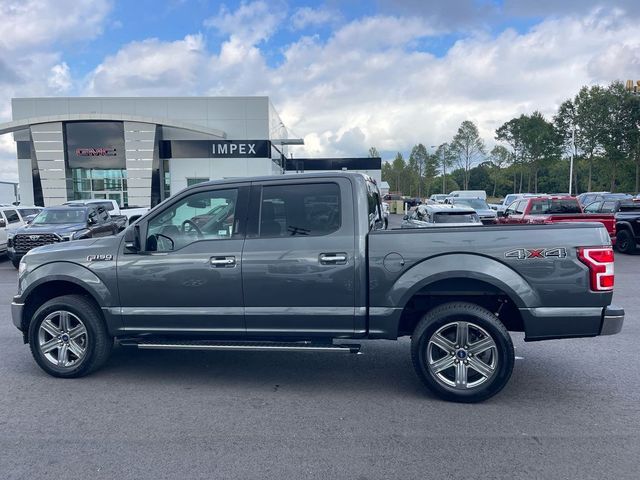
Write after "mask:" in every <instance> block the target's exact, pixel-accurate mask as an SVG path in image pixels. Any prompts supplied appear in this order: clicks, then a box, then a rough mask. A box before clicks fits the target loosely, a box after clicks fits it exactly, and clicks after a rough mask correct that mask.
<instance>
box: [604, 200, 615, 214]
mask: <svg viewBox="0 0 640 480" xmlns="http://www.w3.org/2000/svg"><path fill="white" fill-rule="evenodd" d="M615 211H616V201H615V200H614V201H611V200H609V201H607V202H604V203H603V204H602V212H603V213H611V212H615Z"/></svg>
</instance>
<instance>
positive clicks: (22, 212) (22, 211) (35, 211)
mask: <svg viewBox="0 0 640 480" xmlns="http://www.w3.org/2000/svg"><path fill="white" fill-rule="evenodd" d="M18 211H19V212H20V215H22V217H23V218H24V217H28V216H29V215H37V214H38V213H40V209H39V208H19V209H18Z"/></svg>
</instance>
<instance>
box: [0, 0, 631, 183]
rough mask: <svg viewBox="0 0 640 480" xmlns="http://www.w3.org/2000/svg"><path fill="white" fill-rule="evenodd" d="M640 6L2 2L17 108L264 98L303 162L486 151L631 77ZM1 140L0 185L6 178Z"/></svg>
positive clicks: (2, 49) (2, 73)
mask: <svg viewBox="0 0 640 480" xmlns="http://www.w3.org/2000/svg"><path fill="white" fill-rule="evenodd" d="M639 20H640V1H638V0H563V1H557V0H442V1H441V0H398V1H392V0H372V1H338V0H327V1H326V2H311V1H309V2H306V1H297V0H281V1H279V0H276V1H266V0H256V1H243V2H236V1H229V2H224V3H221V2H214V1H208V0H182V1H180V0H167V1H165V2H164V3H163V2H160V1H156V0H139V1H136V2H130V1H126V0H0V122H3V121H9V120H10V119H11V102H10V101H11V98H12V97H27V96H78V95H81V96H91V95H107V96H119V95H157V96H160V95H269V96H270V97H271V99H272V101H273V103H274V105H275V106H276V109H277V110H278V111H279V112H280V114H281V116H282V117H283V120H284V122H285V124H286V125H287V126H288V127H289V128H290V130H292V133H293V134H294V135H297V136H300V137H303V138H304V139H305V143H306V146H305V147H303V148H299V149H296V150H295V154H296V155H299V156H302V155H308V156H337V155H366V152H367V150H368V148H369V147H370V146H372V145H375V146H376V147H377V148H378V150H379V151H380V152H381V153H382V154H383V157H385V158H390V157H392V156H393V155H394V153H395V152H396V151H402V152H407V151H408V150H410V148H411V146H412V145H413V144H415V143H417V142H422V143H424V144H425V145H427V146H430V145H435V144H438V143H441V142H443V141H447V140H448V139H449V138H450V137H451V136H452V135H453V134H454V133H455V130H456V129H457V126H458V125H459V124H460V122H462V121H463V120H465V119H470V120H473V121H475V122H476V123H477V124H478V125H479V127H480V130H481V133H482V134H483V136H484V137H485V139H486V140H487V141H488V142H489V143H491V142H492V139H493V135H494V130H495V129H496V127H498V126H500V125H501V124H502V123H503V122H504V121H506V120H509V119H510V118H512V117H513V116H515V115H519V114H520V113H527V112H531V111H533V110H535V109H539V110H541V111H542V112H544V113H545V114H547V115H551V114H552V113H553V112H554V109H555V108H556V107H557V105H558V104H559V103H560V102H561V101H562V100H564V99H565V98H568V97H570V96H572V95H573V94H575V92H576V91H577V90H578V89H579V88H580V86H581V85H585V84H587V85H590V84H595V83H601V84H607V83H609V82H611V81H612V80H616V79H620V80H625V79H627V78H629V79H640V35H638V32H639V27H638V25H639ZM16 178H17V164H16V161H15V144H14V142H13V140H12V137H11V136H10V135H4V136H0V179H2V180H15V179H16Z"/></svg>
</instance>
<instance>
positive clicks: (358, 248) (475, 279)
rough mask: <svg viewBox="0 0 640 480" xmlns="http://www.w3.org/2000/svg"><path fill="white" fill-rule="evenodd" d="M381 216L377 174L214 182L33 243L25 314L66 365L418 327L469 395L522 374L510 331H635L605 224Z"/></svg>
mask: <svg viewBox="0 0 640 480" xmlns="http://www.w3.org/2000/svg"><path fill="white" fill-rule="evenodd" d="M211 211H214V214H210V212H211ZM220 212H224V214H223V215H222V214H220ZM194 219H196V220H197V221H196V220H194ZM381 227H382V216H381V207H380V198H379V193H378V189H377V187H376V185H375V183H374V182H373V181H372V180H371V179H370V178H369V177H366V176H364V175H361V174H355V173H347V172H335V173H324V174H323V173H319V174H301V175H290V176H289V175H287V176H270V177H261V178H248V179H235V180H227V181H217V182H208V183H203V184H198V185H195V186H192V187H189V188H188V189H186V190H184V191H182V192H180V193H178V194H176V195H175V196H173V197H171V198H169V199H167V200H165V201H164V202H163V203H161V204H159V205H158V206H156V207H155V208H154V209H153V210H151V211H150V212H149V213H147V214H146V215H145V216H143V217H142V218H141V219H140V220H138V221H137V222H136V223H135V224H133V225H131V226H129V227H128V228H127V229H126V230H125V231H124V232H122V233H120V234H119V235H117V236H113V237H107V238H100V239H88V240H79V241H75V242H69V243H66V244H56V245H49V246H45V247H40V248H36V249H34V250H31V251H30V252H29V253H28V254H27V255H26V256H25V257H24V258H23V259H22V261H21V263H20V268H19V274H18V293H17V295H16V296H15V297H14V299H13V302H12V315H13V322H14V324H15V325H16V326H17V327H18V328H19V329H20V330H21V331H22V332H23V335H24V341H25V343H28V344H29V346H30V348H31V351H32V354H33V357H34V359H35V361H36V362H37V363H38V365H39V366H40V367H41V368H42V369H44V370H45V371H46V372H47V373H49V374H51V375H53V376H57V377H79V376H82V375H86V374H88V373H90V372H92V371H94V370H95V369H97V368H98V367H100V366H101V365H103V364H104V363H105V362H106V360H107V358H108V356H109V353H110V351H111V348H112V345H113V344H114V339H115V340H116V341H118V342H119V343H120V345H123V346H129V347H132V348H138V349H180V350H267V351H298V352H299V351H313V352H358V351H359V349H360V345H359V343H358V342H360V341H365V340H367V339H390V340H394V339H398V338H399V337H402V336H410V337H411V356H412V359H413V364H414V367H415V370H416V372H417V375H418V376H419V378H420V379H421V380H422V381H423V382H424V383H425V385H426V386H427V387H428V388H429V389H430V390H431V391H433V392H435V394H437V395H438V396H440V397H442V398H445V399H449V400H454V401H461V402H476V401H481V400H484V399H486V398H489V397H490V396H492V395H494V394H496V393H497V392H498V391H500V390H501V389H502V388H503V387H504V385H505V384H506V383H507V381H508V380H509V378H510V376H511V372H512V369H513V366H514V347H513V344H512V340H511V337H510V334H509V331H514V332H524V334H525V340H527V341H534V340H546V339H557V338H570V337H595V336H598V335H610V334H614V333H617V332H619V331H620V330H621V328H622V324H623V321H624V311H623V310H622V309H620V308H616V307H612V306H610V303H611V298H612V294H613V292H612V290H613V281H614V271H613V268H614V265H613V251H612V248H611V242H610V239H609V235H608V234H607V231H606V230H605V228H604V227H603V226H602V225H601V224H599V223H592V224H589V223H583V224H575V225H570V224H567V225H514V226H504V225H496V226H485V227H482V228H477V227H474V226H470V227H464V226H462V227H459V226H456V227H442V228H432V229H397V230H383V229H382V228H381Z"/></svg>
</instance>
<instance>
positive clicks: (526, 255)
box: [368, 223, 612, 339]
mask: <svg viewBox="0 0 640 480" xmlns="http://www.w3.org/2000/svg"><path fill="white" fill-rule="evenodd" d="M576 245H581V246H606V245H611V240H610V238H609V235H608V233H607V230H606V229H605V228H604V226H603V225H602V224H599V223H576V224H562V223H561V224H553V225H535V224H534V225H496V226H485V227H483V228H472V227H443V228H432V229H402V230H400V229H397V230H387V231H376V232H373V233H371V234H370V235H369V241H368V255H369V302H370V312H369V313H370V318H369V322H370V325H369V326H370V332H371V333H373V336H375V335H376V333H378V334H379V335H380V336H381V337H386V335H387V333H388V332H387V330H388V329H389V328H391V327H390V326H392V325H395V324H398V323H402V322H401V321H399V319H400V317H401V316H402V315H403V308H401V307H399V306H403V305H406V304H407V302H408V301H409V299H410V298H413V297H414V296H415V295H420V294H425V295H430V294H436V295H437V294H442V295H446V294H447V292H454V293H453V295H455V291H456V290H457V289H459V288H460V289H461V288H464V289H466V290H468V289H471V290H472V291H476V290H477V291H478V293H479V294H487V293H491V292H501V293H502V294H504V295H505V296H506V298H507V299H509V300H510V301H511V302H512V303H513V305H515V308H517V309H518V313H519V315H521V317H522V321H523V322H524V330H525V332H526V334H527V337H528V339H538V338H540V339H541V338H543V337H547V338H548V337H553V338H556V337H562V336H573V335H572V334H571V331H572V329H573V330H574V331H575V325H574V323H575V322H574V321H571V323H572V324H571V325H568V324H563V318H566V319H569V318H570V317H571V316H576V315H578V316H581V317H582V318H583V319H584V322H583V324H582V325H579V328H578V330H577V333H580V334H581V335H576V336H586V335H597V334H598V333H599V328H600V319H601V316H602V308H603V307H604V306H605V305H608V304H609V303H610V302H611V297H612V293H611V292H592V291H591V290H590V285H589V273H588V272H589V270H588V267H587V266H586V265H585V264H584V263H582V262H581V261H580V260H579V259H578V255H577V248H576ZM388 252H395V253H391V254H389V253H388ZM542 307H544V308H542ZM405 314H406V312H405ZM537 317H540V318H537ZM567 321H569V320H567ZM400 328H402V327H400ZM395 333H397V332H392V334H391V336H393V335H394V334H395ZM565 334H566V335H565ZM582 334H585V335H582Z"/></svg>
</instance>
